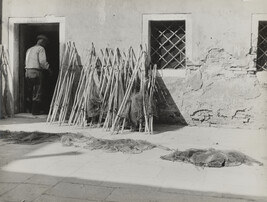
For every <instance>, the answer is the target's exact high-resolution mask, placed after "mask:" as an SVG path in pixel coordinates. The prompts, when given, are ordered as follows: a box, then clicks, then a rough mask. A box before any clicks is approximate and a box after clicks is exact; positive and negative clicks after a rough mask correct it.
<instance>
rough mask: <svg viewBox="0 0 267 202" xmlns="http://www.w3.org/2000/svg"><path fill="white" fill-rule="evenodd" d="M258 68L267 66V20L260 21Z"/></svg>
mask: <svg viewBox="0 0 267 202" xmlns="http://www.w3.org/2000/svg"><path fill="white" fill-rule="evenodd" d="M258 33H259V34H258V47H257V68H258V69H261V68H265V69H266V68H267V21H260V22H259V31H258Z"/></svg>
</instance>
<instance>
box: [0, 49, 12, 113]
mask: <svg viewBox="0 0 267 202" xmlns="http://www.w3.org/2000/svg"><path fill="white" fill-rule="evenodd" d="M0 77H1V82H2V83H1V85H0V86H2V89H1V90H0V92H1V95H0V96H1V109H0V110H1V114H0V117H1V118H5V117H13V116H14V106H13V105H14V100H13V95H12V93H11V89H10V86H9V82H11V70H10V66H9V60H8V53H7V51H6V50H5V48H4V46H3V45H0ZM2 92H3V93H2Z"/></svg>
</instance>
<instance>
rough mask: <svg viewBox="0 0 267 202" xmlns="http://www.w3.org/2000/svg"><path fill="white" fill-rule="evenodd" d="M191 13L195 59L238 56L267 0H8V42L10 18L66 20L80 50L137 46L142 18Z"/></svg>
mask: <svg viewBox="0 0 267 202" xmlns="http://www.w3.org/2000/svg"><path fill="white" fill-rule="evenodd" d="M147 13H191V14H192V32H193V37H192V43H193V59H194V60H195V61H198V60H199V59H202V58H203V57H204V55H205V54H206V53H207V51H208V50H209V49H211V48H218V47H219V48H224V49H225V50H226V51H227V52H229V53H231V54H234V55H235V56H237V57H238V56H242V55H244V54H246V53H247V52H248V50H249V48H250V38H251V18H252V17H251V16H252V14H253V13H267V1H266V0H217V1H216V0H164V1H162V0H146V1H144V0H46V1H43V0H19V1H18V0H3V31H2V32H3V43H4V44H5V43H6V44H7V41H8V18H12V17H44V16H46V15H54V16H64V17H65V18H66V40H71V41H75V42H76V44H77V47H78V49H79V50H80V51H82V50H83V49H85V48H88V47H89V46H90V44H91V42H94V43H95V45H96V47H97V48H103V47H107V46H109V47H120V48H128V47H129V46H133V47H134V48H135V49H137V47H138V45H139V44H140V43H141V37H142V14H147Z"/></svg>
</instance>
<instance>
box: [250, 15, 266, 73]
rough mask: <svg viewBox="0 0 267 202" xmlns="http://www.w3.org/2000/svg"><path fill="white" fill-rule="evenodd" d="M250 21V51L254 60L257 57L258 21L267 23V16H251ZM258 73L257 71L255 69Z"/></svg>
mask: <svg viewBox="0 0 267 202" xmlns="http://www.w3.org/2000/svg"><path fill="white" fill-rule="evenodd" d="M251 18H252V20H251V50H252V53H254V54H255V56H254V57H255V58H253V59H255V60H256V59H257V57H258V55H257V54H258V51H257V49H258V36H259V23H260V21H266V22H267V14H256V13H254V14H252V17H251ZM257 71H258V69H257Z"/></svg>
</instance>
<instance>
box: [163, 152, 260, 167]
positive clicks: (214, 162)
mask: <svg viewBox="0 0 267 202" xmlns="http://www.w3.org/2000/svg"><path fill="white" fill-rule="evenodd" d="M160 158H161V159H164V160H169V161H181V162H185V163H192V164H194V165H196V166H201V167H217V168H220V167H230V166H239V165H241V164H246V165H253V164H254V163H256V164H258V165H260V166H262V165H263V164H262V163H261V162H259V161H257V160H255V159H253V158H251V157H249V156H247V155H245V154H243V153H241V152H238V151H221V150H216V149H207V150H206V149H188V150H185V151H178V150H176V151H174V152H172V153H171V154H168V155H165V156H161V157H160Z"/></svg>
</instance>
